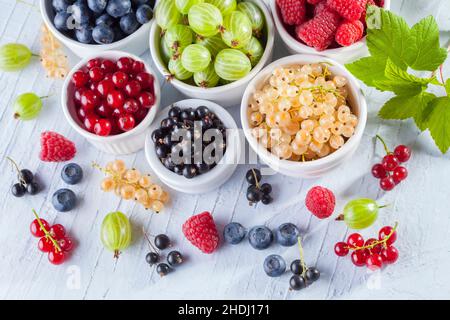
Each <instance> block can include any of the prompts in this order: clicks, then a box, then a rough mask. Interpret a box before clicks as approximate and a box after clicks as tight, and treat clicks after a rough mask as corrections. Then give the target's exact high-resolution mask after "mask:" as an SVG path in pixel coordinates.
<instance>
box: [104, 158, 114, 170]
mask: <svg viewBox="0 0 450 320" xmlns="http://www.w3.org/2000/svg"><path fill="white" fill-rule="evenodd" d="M113 164H114V162H112V161H110V162H108V163H107V164H106V166H105V170H106V171H111V172H112V171H114V170H113Z"/></svg>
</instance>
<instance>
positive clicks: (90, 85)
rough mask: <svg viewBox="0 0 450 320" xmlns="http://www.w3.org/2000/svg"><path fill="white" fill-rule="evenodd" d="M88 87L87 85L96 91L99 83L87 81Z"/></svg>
mask: <svg viewBox="0 0 450 320" xmlns="http://www.w3.org/2000/svg"><path fill="white" fill-rule="evenodd" d="M86 87H87V88H88V89H89V90H91V91H94V92H96V91H97V84H96V83H95V82H91V81H89V82H88V83H87V85H86Z"/></svg>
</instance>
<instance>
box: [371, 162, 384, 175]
mask: <svg viewBox="0 0 450 320" xmlns="http://www.w3.org/2000/svg"><path fill="white" fill-rule="evenodd" d="M372 175H373V176H374V177H375V178H377V179H381V178H384V177H386V175H387V171H386V169H385V168H384V167H383V165H381V164H380V163H377V164H375V165H374V166H373V167H372Z"/></svg>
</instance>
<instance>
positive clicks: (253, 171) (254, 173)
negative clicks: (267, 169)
mask: <svg viewBox="0 0 450 320" xmlns="http://www.w3.org/2000/svg"><path fill="white" fill-rule="evenodd" d="M252 174H253V177H254V178H255V181H256V187H257V188H258V189H259V181H258V177H256V172H255V169H252Z"/></svg>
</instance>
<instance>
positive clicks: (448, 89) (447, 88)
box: [445, 78, 450, 96]
mask: <svg viewBox="0 0 450 320" xmlns="http://www.w3.org/2000/svg"><path fill="white" fill-rule="evenodd" d="M445 92H447V95H448V96H450V78H448V79H447V81H445Z"/></svg>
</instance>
